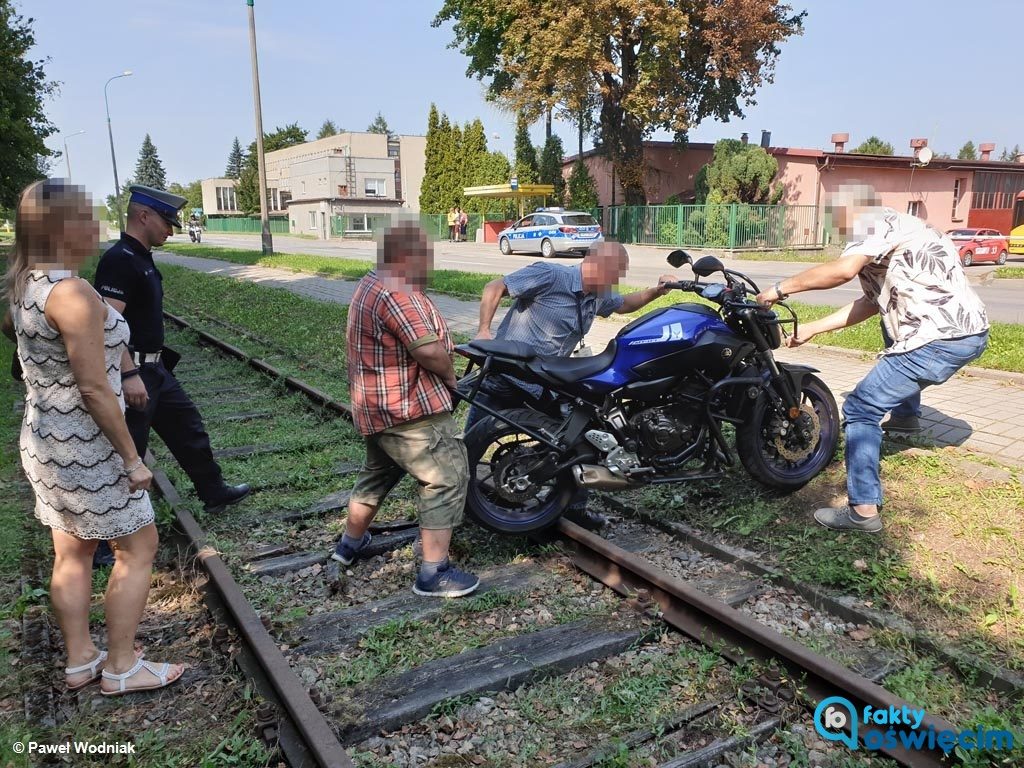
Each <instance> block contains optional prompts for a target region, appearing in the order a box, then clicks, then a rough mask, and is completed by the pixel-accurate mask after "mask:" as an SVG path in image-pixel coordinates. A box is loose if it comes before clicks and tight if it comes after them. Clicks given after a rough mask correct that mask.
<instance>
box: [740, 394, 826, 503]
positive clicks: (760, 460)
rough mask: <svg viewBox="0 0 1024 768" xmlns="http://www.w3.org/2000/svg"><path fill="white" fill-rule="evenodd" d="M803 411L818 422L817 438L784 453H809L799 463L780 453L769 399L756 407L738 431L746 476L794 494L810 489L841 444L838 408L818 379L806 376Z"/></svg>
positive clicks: (802, 403) (758, 403) (802, 402)
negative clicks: (808, 487) (747, 473)
mask: <svg viewBox="0 0 1024 768" xmlns="http://www.w3.org/2000/svg"><path fill="white" fill-rule="evenodd" d="M800 405H801V408H806V407H807V406H809V407H810V408H811V409H812V410H813V411H814V414H815V417H816V419H817V422H818V427H817V432H818V434H817V437H816V440H815V442H814V443H813V444H812V445H808V446H800V445H795V446H792V448H791V447H789V446H786V445H783V446H782V448H783V450H786V451H789V450H792V451H794V453H804V452H805V453H806V455H802V456H801V457H800V458H798V459H794V458H792V457H787V456H785V455H784V454H783V453H782V452H781V451H780V446H779V441H780V438H779V437H778V436H777V434H776V433H775V430H774V424H773V422H775V421H776V420H778V419H779V418H780V417H779V415H778V414H777V413H776V412H775V409H774V408H772V406H771V404H770V403H769V401H768V397H767V396H766V395H762V396H761V397H760V398H758V400H757V402H756V403H754V407H753V410H752V412H751V414H750V418H749V419H747V420H746V421H745V422H744V423H743V424H741V425H739V426H738V427H737V428H736V452H737V453H739V456H740V461H741V462H743V466H744V467H745V468H746V470H747V472H749V473H750V475H751V476H752V477H753V478H754V479H755V480H757V481H758V482H761V483H763V484H765V485H767V486H769V487H770V488H777V489H779V490H782V491H795V490H797V489H798V488H802V487H803V486H805V485H807V483H809V482H810V481H811V480H812V479H814V477H816V476H817V475H818V473H819V472H821V471H822V470H823V469H824V468H825V467H826V466H828V464H829V463H830V462H831V461H832V458H833V457H834V456H835V453H836V446H837V445H838V444H839V408H838V407H837V406H836V399H835V397H833V396H832V392H831V391H830V390H829V388H828V387H827V386H826V385H825V383H824V382H823V381H822V380H821V379H819V378H818V377H817V376H814V375H812V374H807V375H806V376H804V380H803V386H802V388H801V392H800Z"/></svg>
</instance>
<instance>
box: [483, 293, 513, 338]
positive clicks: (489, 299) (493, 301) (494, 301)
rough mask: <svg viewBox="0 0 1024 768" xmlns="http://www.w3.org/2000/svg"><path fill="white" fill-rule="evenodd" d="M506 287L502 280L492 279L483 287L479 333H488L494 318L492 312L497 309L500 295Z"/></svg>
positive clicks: (502, 294)
mask: <svg viewBox="0 0 1024 768" xmlns="http://www.w3.org/2000/svg"><path fill="white" fill-rule="evenodd" d="M506 291H507V289H506V287H505V282H504V281H503V280H494V281H491V282H490V283H488V284H487V285H486V286H485V287H484V291H483V295H482V296H481V297H480V327H479V329H478V330H479V333H481V334H486V335H488V336H489V335H490V332H491V322H492V321H493V320H494V313H495V312H497V311H498V305H499V304H501V297H502V296H504V295H505V293H506Z"/></svg>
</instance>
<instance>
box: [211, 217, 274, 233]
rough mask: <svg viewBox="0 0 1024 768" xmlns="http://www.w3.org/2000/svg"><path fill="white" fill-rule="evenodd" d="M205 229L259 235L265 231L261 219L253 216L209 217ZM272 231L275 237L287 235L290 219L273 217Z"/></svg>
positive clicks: (271, 221) (271, 222) (271, 220)
mask: <svg viewBox="0 0 1024 768" xmlns="http://www.w3.org/2000/svg"><path fill="white" fill-rule="evenodd" d="M204 228H205V229H206V231H207V232H249V233H253V234H257V235H258V234H260V233H261V232H262V231H263V225H262V223H261V222H260V219H259V217H252V216H230V217H224V218H219V219H217V218H212V217H209V216H208V217H207V218H206V224H205V226H204ZM270 231H271V232H272V233H273V234H275V235H287V234H288V219H287V218H279V217H272V218H271V219H270Z"/></svg>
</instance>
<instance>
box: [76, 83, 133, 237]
mask: <svg viewBox="0 0 1024 768" xmlns="http://www.w3.org/2000/svg"><path fill="white" fill-rule="evenodd" d="M131 74H132V71H131V70H130V69H126V70H125V71H124V72H122V73H121V74H120V75H114V76H113V77H112V78H110V80H107V82H106V84H105V85H104V86H103V104H104V105H105V106H106V108H107V135H108V136H110V162H111V164H112V165H113V166H114V205H115V206H117V226H118V227H119V228H120V230H121V231H122V232H123V231H124V212H123V211H122V210H121V185H120V184H119V183H118V181H117V157H115V155H114V131H113V129H112V128H111V127H110V101H109V100H108V99H107V86H108V85H110V83H111V82H112V81H113V80H117V78H119V77H130V76H131ZM70 173H71V172H70V171H68V174H69V175H70Z"/></svg>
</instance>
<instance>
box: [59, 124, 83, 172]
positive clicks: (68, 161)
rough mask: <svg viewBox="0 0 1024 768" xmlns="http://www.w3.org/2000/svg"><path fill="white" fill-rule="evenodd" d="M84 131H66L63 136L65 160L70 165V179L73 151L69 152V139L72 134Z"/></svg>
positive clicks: (75, 134)
mask: <svg viewBox="0 0 1024 768" xmlns="http://www.w3.org/2000/svg"><path fill="white" fill-rule="evenodd" d="M83 133H85V131H75V132H74V133H65V134H63V136H62V138H63V139H64V162H65V163H67V166H68V179H70V178H71V153H70V152H68V139H70V138H71V137H72V136H80V135H81V134H83Z"/></svg>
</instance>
